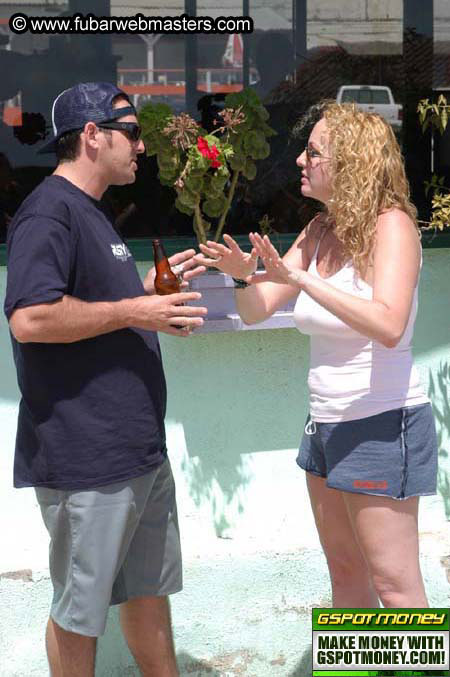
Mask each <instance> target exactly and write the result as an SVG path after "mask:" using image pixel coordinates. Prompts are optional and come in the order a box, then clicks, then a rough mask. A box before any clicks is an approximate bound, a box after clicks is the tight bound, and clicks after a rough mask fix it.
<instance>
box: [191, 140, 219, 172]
mask: <svg viewBox="0 0 450 677" xmlns="http://www.w3.org/2000/svg"><path fill="white" fill-rule="evenodd" d="M197 148H198V150H199V152H200V153H201V154H202V155H203V157H206V158H208V159H209V160H211V167H213V169H217V167H220V166H221V165H222V163H221V162H220V161H219V160H218V159H217V158H218V157H219V154H220V153H219V151H218V150H217V146H216V145H213V146H211V147H209V144H208V142H207V141H206V139H205V138H204V137H203V136H199V137H198V139H197Z"/></svg>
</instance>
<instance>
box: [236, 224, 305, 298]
mask: <svg viewBox="0 0 450 677" xmlns="http://www.w3.org/2000/svg"><path fill="white" fill-rule="evenodd" d="M249 238H250V242H251V243H252V245H253V249H254V251H255V252H256V253H257V255H258V256H259V257H260V258H261V260H262V262H263V264H264V268H265V269H266V271H265V273H262V274H260V275H250V276H248V277H247V278H246V282H249V283H250V284H253V283H258V282H277V283H278V284H290V285H291V286H294V287H300V288H301V284H302V275H303V274H304V273H305V271H304V270H294V269H293V268H290V267H289V266H287V265H286V264H285V263H284V261H283V259H282V258H281V256H280V255H279V253H278V252H277V250H276V249H275V247H274V246H273V244H272V243H271V241H270V238H269V236H268V235H264V237H261V235H259V233H250V235H249Z"/></svg>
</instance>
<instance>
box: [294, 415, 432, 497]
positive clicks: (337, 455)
mask: <svg viewBox="0 0 450 677" xmlns="http://www.w3.org/2000/svg"><path fill="white" fill-rule="evenodd" d="M437 452H438V450H437V439H436V430H435V425H434V417H433V412H432V409H431V405H430V404H429V403H427V404H418V405H415V406H412V407H402V408H401V409H391V410H389V411H384V412H383V413H381V414H376V415H375V416H368V417H367V418H360V419H356V420H354V421H342V422H340V423H318V422H313V421H308V422H307V425H306V427H305V433H304V435H303V439H302V441H301V444H300V450H299V454H298V457H297V463H298V465H299V466H300V467H301V468H303V470H306V472H310V473H312V474H313V475H318V476H319V477H324V478H326V480H327V483H326V484H327V487H330V488H331V489H338V490H340V491H350V492H353V493H358V494H374V495H377V496H390V497H391V498H397V499H405V498H409V497H410V496H427V495H429V494H435V493H436V480H437V460H438V453H437Z"/></svg>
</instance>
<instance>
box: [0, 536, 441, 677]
mask: <svg viewBox="0 0 450 677" xmlns="http://www.w3.org/2000/svg"><path fill="white" fill-rule="evenodd" d="M446 538H447V536H446V534H445V532H443V531H436V532H435V533H430V532H427V533H423V534H422V537H421V540H422V552H423V555H422V570H423V573H424V577H425V581H426V586H427V591H428V594H429V598H430V604H431V605H432V606H436V607H437V606H439V607H445V606H448V605H449V602H450V597H449V595H448V591H449V588H448V585H447V580H446V577H447V574H448V567H449V564H450V562H448V560H447V561H445V559H444V558H443V553H444V552H450V551H449V550H448V541H446ZM220 549H221V550H222V552H219V550H220ZM240 550H242V548H241V547H240V545H239V544H235V543H233V541H232V540H223V541H222V542H221V543H219V547H218V549H217V551H216V552H215V553H213V556H212V557H210V558H207V557H206V556H205V554H204V553H203V554H202V555H201V556H198V557H190V556H189V557H188V561H186V562H185V588H184V590H183V592H181V593H179V594H177V595H175V596H173V598H172V615H173V626H174V633H175V641H176V648H177V656H178V662H179V666H180V674H181V676H182V677H206V676H208V677H209V676H215V677H219V676H220V677H237V676H241V675H242V676H243V677H310V675H311V608H312V607H313V606H320V607H326V606H328V605H329V603H330V597H329V585H328V577H327V572H326V566H325V562H324V558H323V556H322V554H321V552H320V551H319V550H318V549H314V548H303V549H301V550H299V551H298V552H277V551H275V550H273V551H271V552H265V553H258V552H251V551H248V552H247V553H245V554H244V555H242V552H240V554H239V555H238V554H237V553H238V551H240ZM441 560H443V562H441ZM444 565H446V566H444ZM23 579H25V580H23ZM27 579H28V580H27ZM30 579H31V580H30ZM0 597H1V600H2V605H1V609H2V612H1V614H0V657H1V660H0V677H47V675H48V668H47V663H46V658H45V650H44V642H43V628H44V625H45V622H46V617H47V612H48V602H49V600H50V597H51V586H50V581H49V578H48V572H47V571H42V572H32V573H31V576H30V574H29V573H28V574H27V573H23V574H22V578H19V579H18V580H13V579H10V578H2V579H0ZM6 610H8V611H7V613H5V612H6ZM96 674H97V677H124V676H136V677H137V676H138V674H139V673H138V671H137V669H136V667H135V666H134V664H133V660H132V658H131V656H130V654H129V652H128V650H127V648H126V646H125V643H124V641H123V639H122V637H121V634H120V630H119V625H118V619H117V609H112V610H111V613H110V617H109V621H108V627H107V631H106V634H105V636H104V637H103V638H102V639H101V640H100V642H99V651H98V659H97V673H96Z"/></svg>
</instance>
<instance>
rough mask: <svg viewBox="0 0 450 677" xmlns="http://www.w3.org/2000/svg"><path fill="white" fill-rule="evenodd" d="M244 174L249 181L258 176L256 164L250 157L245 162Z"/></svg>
mask: <svg viewBox="0 0 450 677" xmlns="http://www.w3.org/2000/svg"><path fill="white" fill-rule="evenodd" d="M242 174H243V175H244V176H245V178H246V179H248V180H249V181H253V179H254V178H255V176H256V164H255V163H254V162H253V161H252V160H250V159H249V160H247V162H246V163H245V167H244V169H243V170H242Z"/></svg>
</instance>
